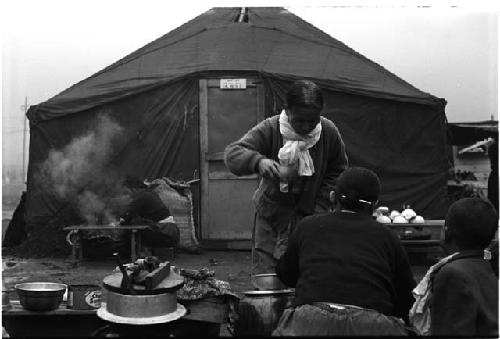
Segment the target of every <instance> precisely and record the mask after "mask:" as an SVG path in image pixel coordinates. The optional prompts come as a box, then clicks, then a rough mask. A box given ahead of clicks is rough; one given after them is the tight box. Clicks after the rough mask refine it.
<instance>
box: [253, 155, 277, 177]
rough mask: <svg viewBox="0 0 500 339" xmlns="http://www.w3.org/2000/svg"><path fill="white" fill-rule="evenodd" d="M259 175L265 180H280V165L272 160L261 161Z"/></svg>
mask: <svg viewBox="0 0 500 339" xmlns="http://www.w3.org/2000/svg"><path fill="white" fill-rule="evenodd" d="M258 168H259V174H260V175H261V176H263V177H264V178H268V179H274V178H279V175H280V172H279V164H278V163H277V162H276V161H274V160H271V159H261V160H260V161H259V165H258Z"/></svg>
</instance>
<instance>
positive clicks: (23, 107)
mask: <svg viewBox="0 0 500 339" xmlns="http://www.w3.org/2000/svg"><path fill="white" fill-rule="evenodd" d="M21 108H22V109H23V110H24V118H23V183H24V184H26V122H27V120H28V117H27V116H26V113H27V112H28V97H24V105H22V106H21Z"/></svg>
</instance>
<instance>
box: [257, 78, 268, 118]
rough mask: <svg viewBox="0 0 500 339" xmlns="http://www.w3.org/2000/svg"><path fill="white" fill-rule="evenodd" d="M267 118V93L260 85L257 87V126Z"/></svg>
mask: <svg viewBox="0 0 500 339" xmlns="http://www.w3.org/2000/svg"><path fill="white" fill-rule="evenodd" d="M265 118H266V113H265V92H264V86H263V85H262V84H259V85H258V86H257V121H256V124H257V123H259V122H261V121H262V120H264V119H265Z"/></svg>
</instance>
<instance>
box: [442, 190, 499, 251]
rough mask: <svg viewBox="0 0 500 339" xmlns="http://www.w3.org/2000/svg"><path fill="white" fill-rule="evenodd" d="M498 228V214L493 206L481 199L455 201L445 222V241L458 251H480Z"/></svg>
mask: <svg viewBox="0 0 500 339" xmlns="http://www.w3.org/2000/svg"><path fill="white" fill-rule="evenodd" d="M497 228H498V214H497V212H496V210H495V208H494V207H493V205H492V204H491V203H490V202H488V201H486V200H483V199H481V198H464V199H460V200H458V201H455V202H454V203H453V204H451V206H450V207H449V209H448V213H447V214H446V220H445V230H446V235H445V240H446V243H447V244H448V245H449V246H450V247H456V248H457V249H458V250H474V249H475V250H482V249H484V248H485V247H487V246H488V244H489V243H490V241H491V239H492V238H493V236H494V235H495V231H496V230H497Z"/></svg>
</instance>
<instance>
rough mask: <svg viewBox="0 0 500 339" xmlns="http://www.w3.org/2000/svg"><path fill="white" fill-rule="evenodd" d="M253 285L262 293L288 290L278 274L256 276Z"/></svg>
mask: <svg viewBox="0 0 500 339" xmlns="http://www.w3.org/2000/svg"><path fill="white" fill-rule="evenodd" d="M252 285H253V287H255V288H256V289H258V290H261V291H270V290H283V289H285V288H287V286H286V285H285V284H283V283H282V282H281V281H280V280H279V279H278V276H277V275H276V273H265V274H256V275H253V276H252Z"/></svg>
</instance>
